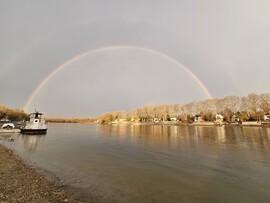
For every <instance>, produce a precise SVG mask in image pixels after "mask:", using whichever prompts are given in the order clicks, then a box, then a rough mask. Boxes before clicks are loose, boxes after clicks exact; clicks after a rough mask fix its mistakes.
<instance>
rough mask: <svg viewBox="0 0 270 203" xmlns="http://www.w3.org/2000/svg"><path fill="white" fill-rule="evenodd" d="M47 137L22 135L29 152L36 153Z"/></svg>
mask: <svg viewBox="0 0 270 203" xmlns="http://www.w3.org/2000/svg"><path fill="white" fill-rule="evenodd" d="M44 136H46V135H21V138H22V142H23V145H24V147H25V149H27V150H28V151H35V150H36V149H37V148H38V145H39V143H40V142H42V140H43V139H44Z"/></svg>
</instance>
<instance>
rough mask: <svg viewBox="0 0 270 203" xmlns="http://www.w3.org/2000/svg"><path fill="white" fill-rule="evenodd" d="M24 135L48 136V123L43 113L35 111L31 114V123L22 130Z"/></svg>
mask: <svg viewBox="0 0 270 203" xmlns="http://www.w3.org/2000/svg"><path fill="white" fill-rule="evenodd" d="M20 130H21V133H22V134H33V135H36V134H46V133H47V123H46V120H45V117H44V114H43V113H40V112H38V111H35V112H34V113H31V114H30V121H29V122H26V125H25V126H23V127H22V128H20Z"/></svg>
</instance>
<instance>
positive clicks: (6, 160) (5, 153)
mask: <svg viewBox="0 0 270 203" xmlns="http://www.w3.org/2000/svg"><path fill="white" fill-rule="evenodd" d="M0 202H1V203H4V202H33V203H34V202H35V203H36V202H44V203H45V202H72V203H73V202H86V201H85V200H83V199H79V198H76V195H75V194H74V193H73V194H72V192H69V191H68V190H67V189H65V187H64V186H63V185H61V184H60V183H59V182H57V181H56V180H50V179H48V178H46V177H45V176H43V175H41V174H39V173H38V172H37V171H36V170H35V169H33V168H31V167H29V166H27V165H26V164H25V163H24V162H23V160H22V159H21V158H20V157H19V156H17V155H16V154H14V153H13V152H12V151H11V150H9V149H7V148H5V147H3V146H1V145H0ZM87 202H90V201H89V200H87Z"/></svg>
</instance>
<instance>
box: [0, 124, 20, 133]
mask: <svg viewBox="0 0 270 203" xmlns="http://www.w3.org/2000/svg"><path fill="white" fill-rule="evenodd" d="M19 132H20V129H16V128H15V125H14V124H13V123H5V124H3V125H2V127H1V129H0V133H19Z"/></svg>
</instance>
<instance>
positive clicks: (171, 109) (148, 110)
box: [99, 93, 270, 122]
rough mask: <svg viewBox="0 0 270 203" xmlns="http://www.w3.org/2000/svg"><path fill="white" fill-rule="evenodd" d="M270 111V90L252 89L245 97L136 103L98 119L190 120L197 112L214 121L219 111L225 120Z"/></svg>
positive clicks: (258, 117) (256, 117) (257, 117)
mask: <svg viewBox="0 0 270 203" xmlns="http://www.w3.org/2000/svg"><path fill="white" fill-rule="evenodd" d="M269 111H270V94H268V93H266V94H256V93H251V94H249V95H247V96H244V97H239V96H227V97H224V98H222V99H207V100H202V101H197V102H191V103H187V104H171V105H168V104H164V105H156V106H153V105H149V106H144V107H139V108H136V109H134V110H132V111H131V112H127V111H123V110H121V111H115V112H108V113H104V114H102V115H100V116H99V121H101V122H113V121H115V120H120V119H125V120H127V121H141V122H144V121H145V122H147V121H154V120H159V121H170V120H171V119H172V118H174V119H175V118H177V120H180V121H183V122H190V121H191V120H193V118H194V116H196V115H197V116H200V117H201V118H202V119H204V120H205V121H214V120H215V115H216V114H217V113H218V114H221V115H223V116H224V120H225V121H226V122H230V121H232V117H233V116H234V117H237V118H238V119H240V120H241V121H247V120H261V119H262V118H263V116H264V115H266V114H269Z"/></svg>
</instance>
